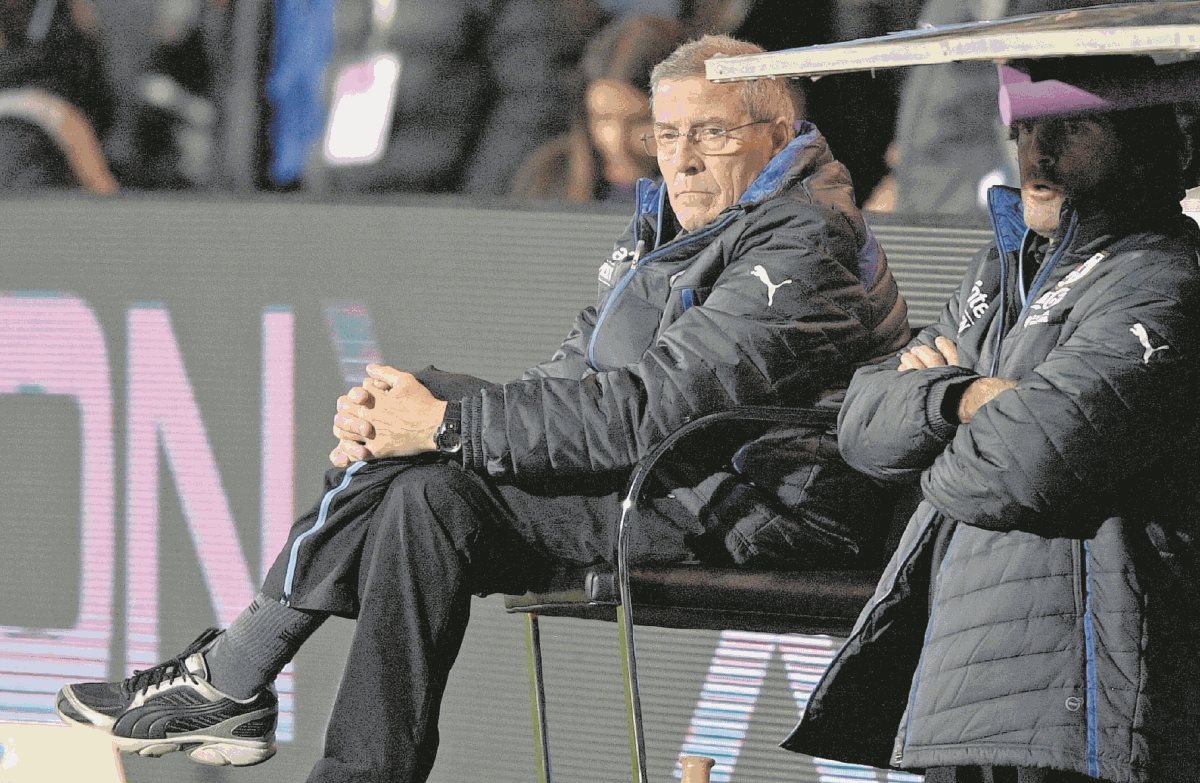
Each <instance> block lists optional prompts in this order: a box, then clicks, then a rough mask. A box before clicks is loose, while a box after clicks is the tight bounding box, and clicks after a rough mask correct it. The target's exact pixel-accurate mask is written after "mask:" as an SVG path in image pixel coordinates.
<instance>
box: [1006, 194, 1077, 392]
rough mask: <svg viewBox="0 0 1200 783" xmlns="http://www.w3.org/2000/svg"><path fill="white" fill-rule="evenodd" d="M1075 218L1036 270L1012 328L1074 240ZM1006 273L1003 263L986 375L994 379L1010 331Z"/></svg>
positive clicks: (1023, 248) (1023, 250)
mask: <svg viewBox="0 0 1200 783" xmlns="http://www.w3.org/2000/svg"><path fill="white" fill-rule="evenodd" d="M1077 217H1078V213H1076V212H1072V213H1071V219H1070V221H1069V222H1068V223H1067V230H1066V231H1065V232H1063V238H1062V242H1060V243H1059V245H1058V247H1057V248H1055V249H1054V252H1053V253H1051V254H1050V257H1049V258H1048V259H1046V262H1045V263H1044V264H1042V268H1041V269H1039V270H1038V273H1037V275H1035V276H1034V278H1033V284H1032V285H1030V286H1029V291H1028V292H1026V293H1025V295H1024V296H1023V297H1022V300H1021V310H1020V312H1019V313H1017V320H1015V321H1013V323H1012V326H1013V327H1014V328H1015V327H1016V326H1017V325H1018V324H1019V323H1021V320H1022V319H1023V318H1025V312H1026V311H1027V310H1028V309H1029V304H1030V302H1033V301H1034V299H1035V298H1036V297H1037V295H1038V294H1039V293H1041V288H1042V286H1043V285H1045V283H1046V279H1047V278H1048V277H1050V273H1051V272H1052V271H1053V270H1054V267H1056V266H1057V265H1058V261H1059V258H1061V257H1062V254H1063V253H1064V252H1066V249H1067V246H1068V245H1069V244H1070V243H1071V240H1072V239H1073V238H1074V236H1075V224H1076V222H1077ZM1029 232H1030V229H1025V236H1024V237H1022V238H1021V249H1020V251H1018V252H1019V255H1018V259H1021V258H1023V257H1024V255H1025V245H1026V239H1027V238H1028V237H1029ZM996 244H997V246H999V244H1000V243H999V240H997V243H996ZM1007 271H1008V262H1007V261H1005V262H1004V263H1002V264H1001V265H1000V302H999V304H1000V328H999V329H998V330H997V332H996V349H995V353H994V354H993V356H992V369H991V372H989V373H988V375H990V376H993V377H995V375H996V373H997V372H999V371H1000V347H1001V345H1002V344H1003V342H1004V338H1005V337H1006V336H1007V335H1008V332H1009V331H1010V329H1009V328H1008V324H1007V318H1006V313H1005V311H1006V304H1005V297H1006V295H1007V293H1008V285H1007V281H1006V277H1007V275H1006V274H1005V273H1006V272H1007Z"/></svg>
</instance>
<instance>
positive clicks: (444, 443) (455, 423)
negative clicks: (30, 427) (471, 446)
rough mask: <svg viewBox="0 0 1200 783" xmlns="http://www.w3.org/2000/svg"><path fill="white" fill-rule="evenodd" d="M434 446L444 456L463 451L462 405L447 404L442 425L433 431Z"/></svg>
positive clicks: (459, 403) (458, 403)
mask: <svg viewBox="0 0 1200 783" xmlns="http://www.w3.org/2000/svg"><path fill="white" fill-rule="evenodd" d="M433 444H434V445H435V446H436V447H437V450H438V451H439V452H441V453H442V454H457V453H458V452H459V451H461V450H462V403H461V402H447V403H446V413H445V415H443V416H442V423H441V424H439V425H438V426H437V429H436V430H434V431H433Z"/></svg>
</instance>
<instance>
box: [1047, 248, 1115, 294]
mask: <svg viewBox="0 0 1200 783" xmlns="http://www.w3.org/2000/svg"><path fill="white" fill-rule="evenodd" d="M1104 258H1105V255H1104V253H1097V254H1096V255H1094V256H1092V257H1091V258H1089V259H1088V260H1087V261H1084V262H1083V263H1082V264H1080V265H1079V266H1077V267H1075V268H1074V269H1072V270H1071V273H1070V274H1069V275H1067V276H1066V277H1064V278H1063V279H1062V280H1059V281H1058V284H1057V285H1055V286H1054V287H1055V288H1066V287H1067V286H1070V285H1075V284H1076V283H1078V282H1079V281H1080V280H1082V279H1083V278H1084V277H1085V276H1087V274H1088V273H1090V272H1091V271H1092V270H1093V269H1095V268H1096V266H1097V265H1098V264H1099V263H1100V262H1101V261H1103V260H1104Z"/></svg>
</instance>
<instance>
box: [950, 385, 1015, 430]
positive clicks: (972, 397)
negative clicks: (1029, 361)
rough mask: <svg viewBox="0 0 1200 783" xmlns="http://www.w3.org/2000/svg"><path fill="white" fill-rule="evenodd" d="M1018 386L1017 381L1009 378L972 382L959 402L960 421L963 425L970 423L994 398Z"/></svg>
mask: <svg viewBox="0 0 1200 783" xmlns="http://www.w3.org/2000/svg"><path fill="white" fill-rule="evenodd" d="M1016 385H1017V382H1016V381H1014V380H1010V379H1008V378H976V379H975V380H973V381H971V383H970V384H968V385H967V388H965V389H963V393H962V397H960V398H959V400H958V421H959V422H960V423H961V424H966V423H968V422H969V421H971V419H973V418H975V414H976V413H977V412H978V411H979V409H980V408H982V407H983V406H984V405H986V404H987V403H989V402H991V401H992V398H993V397H995V396H996V395H997V394H999V393H1000V392H1002V391H1005V390H1007V389H1011V388H1012V387H1014V386H1016Z"/></svg>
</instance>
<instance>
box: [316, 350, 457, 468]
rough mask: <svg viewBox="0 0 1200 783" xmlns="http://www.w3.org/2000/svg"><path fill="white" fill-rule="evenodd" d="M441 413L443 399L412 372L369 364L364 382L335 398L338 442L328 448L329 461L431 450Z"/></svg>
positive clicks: (340, 463)
mask: <svg viewBox="0 0 1200 783" xmlns="http://www.w3.org/2000/svg"><path fill="white" fill-rule="evenodd" d="M445 412H446V403H445V401H444V400H439V399H437V398H436V397H434V396H433V394H432V393H430V391H429V390H428V389H426V388H425V386H424V385H423V384H422V383H421V382H420V381H418V380H417V379H416V378H415V377H414V376H413V375H412V374H410V373H406V372H402V371H400V370H397V369H395V368H394V367H388V366H386V365H381V364H369V365H367V377H366V378H365V379H363V385H362V386H355V387H354V388H352V389H350V391H348V392H346V393H345V394H343V395H342V396H341V397H338V400H337V413H336V414H335V415H334V417H333V435H334V437H335V438H337V439H338V445H337V446H336V447H335V448H334V449H333V451H331V452H329V461H330V462H332V463H333V464H334V465H335V466H336V467H339V468H342V467H345V466H347V465H349V464H350V463H352V462H358V461H360V460H366V459H372V458H382V457H408V456H412V455H414V454H421V453H423V452H427V451H435V450H436V449H437V446H436V445H435V444H434V442H433V433H434V430H436V429H437V426H438V424H440V423H441V421H442V417H443V416H444V415H445Z"/></svg>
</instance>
